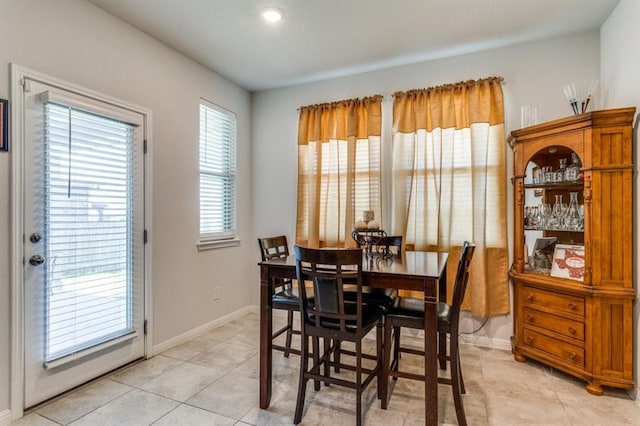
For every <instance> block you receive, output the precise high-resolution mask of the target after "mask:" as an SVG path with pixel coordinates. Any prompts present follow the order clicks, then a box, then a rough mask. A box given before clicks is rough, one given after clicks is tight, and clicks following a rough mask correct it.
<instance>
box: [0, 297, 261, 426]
mask: <svg viewBox="0 0 640 426" xmlns="http://www.w3.org/2000/svg"><path fill="white" fill-rule="evenodd" d="M257 311H258V307H257V306H255V305H250V306H245V307H244V308H240V309H238V310H237V311H234V312H231V313H230V314H227V315H225V316H223V317H220V318H218V319H215V320H213V321H210V322H208V323H206V324H203V325H201V326H199V327H196V328H194V329H191V330H189V331H187V332H186V333H182V334H180V335H178V336H175V337H172V338H171V339H169V340H165V341H164V342H162V343H159V344H157V345H154V346H153V347H152V348H151V353H150V354H149V358H151V357H152V356H155V355H157V354H159V353H161V352H164V351H166V350H167V349H171V348H172V347H174V346H177V345H180V344H182V343H186V342H188V341H189V340H191V339H194V338H196V337H198V336H199V335H201V334H204V333H206V332H207V331H209V330H211V329H212V328H216V327H220V326H221V325H224V324H227V323H229V322H231V321H233V320H236V319H238V318H240V317H242V316H243V315H246V314H248V313H251V312H257ZM0 426H1V425H0Z"/></svg>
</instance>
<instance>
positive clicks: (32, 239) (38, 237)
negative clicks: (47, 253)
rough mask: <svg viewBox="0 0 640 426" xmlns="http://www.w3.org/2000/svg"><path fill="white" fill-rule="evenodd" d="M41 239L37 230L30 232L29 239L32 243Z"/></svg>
mask: <svg viewBox="0 0 640 426" xmlns="http://www.w3.org/2000/svg"><path fill="white" fill-rule="evenodd" d="M41 239H42V235H40V234H38V233H37V232H34V233H33V234H31V236H30V237H29V240H30V241H31V242H32V243H34V244H35V243H37V242H39V241H40V240H41Z"/></svg>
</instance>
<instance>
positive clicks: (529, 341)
mask: <svg viewBox="0 0 640 426" xmlns="http://www.w3.org/2000/svg"><path fill="white" fill-rule="evenodd" d="M534 340H535V339H534V338H533V337H531V336H529V337H527V343H529V344H533V341H534Z"/></svg>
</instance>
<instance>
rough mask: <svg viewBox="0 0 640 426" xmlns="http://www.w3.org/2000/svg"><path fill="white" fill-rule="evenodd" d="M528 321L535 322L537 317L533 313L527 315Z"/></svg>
mask: <svg viewBox="0 0 640 426" xmlns="http://www.w3.org/2000/svg"><path fill="white" fill-rule="evenodd" d="M527 321H529V322H535V318H534V317H533V316H532V315H527Z"/></svg>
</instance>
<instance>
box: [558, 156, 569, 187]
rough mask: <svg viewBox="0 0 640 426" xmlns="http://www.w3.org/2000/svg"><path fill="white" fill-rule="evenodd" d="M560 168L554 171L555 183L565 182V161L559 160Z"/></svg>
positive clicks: (564, 159)
mask: <svg viewBox="0 0 640 426" xmlns="http://www.w3.org/2000/svg"><path fill="white" fill-rule="evenodd" d="M559 161H560V168H559V169H558V170H557V171H556V179H555V182H562V181H564V180H565V172H566V170H567V159H566V158H561V159H560V160H559Z"/></svg>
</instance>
